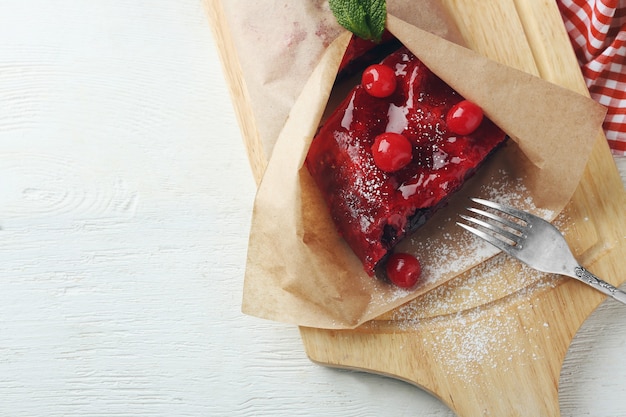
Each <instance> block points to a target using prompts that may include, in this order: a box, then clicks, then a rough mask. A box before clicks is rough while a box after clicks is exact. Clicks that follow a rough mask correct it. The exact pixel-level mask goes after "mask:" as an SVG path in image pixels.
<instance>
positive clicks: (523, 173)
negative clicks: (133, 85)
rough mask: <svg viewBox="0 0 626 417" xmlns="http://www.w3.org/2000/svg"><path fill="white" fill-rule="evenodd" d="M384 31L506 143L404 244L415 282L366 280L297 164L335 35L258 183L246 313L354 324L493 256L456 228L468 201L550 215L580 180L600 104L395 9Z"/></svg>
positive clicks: (312, 126) (332, 65)
mask: <svg viewBox="0 0 626 417" xmlns="http://www.w3.org/2000/svg"><path fill="white" fill-rule="evenodd" d="M387 27H388V29H389V30H390V31H391V32H392V33H393V34H394V35H395V36H396V37H397V38H398V39H399V40H400V41H401V42H402V43H403V44H404V45H405V46H407V47H408V48H409V49H410V50H411V51H412V52H413V53H414V54H415V55H416V56H418V57H419V58H420V59H421V60H422V61H423V62H424V63H425V64H426V65H427V66H428V67H429V68H430V69H431V70H432V71H433V72H434V73H436V74H437V75H439V76H440V77H441V78H442V79H443V80H445V81H446V82H447V83H448V84H450V85H451V86H452V87H454V88H455V89H456V90H457V91H459V92H460V93H461V94H462V95H463V96H465V97H466V98H468V99H470V100H472V101H474V102H476V103H478V104H479V105H480V106H481V107H482V108H483V110H484V112H485V113H486V115H487V116H488V117H489V118H491V119H492V120H493V121H494V122H495V123H496V124H498V125H499V126H500V127H501V128H502V129H503V130H504V131H505V132H507V134H509V136H511V138H512V139H513V141H510V142H509V144H508V145H507V146H506V147H505V148H504V149H501V150H500V151H499V152H498V153H497V154H496V155H494V156H493V157H492V158H491V160H490V161H489V162H488V163H487V164H486V165H485V166H484V167H483V168H482V169H481V170H480V171H479V172H478V174H477V175H475V176H474V178H472V180H471V181H470V182H469V183H467V184H466V186H465V187H464V188H463V190H461V192H460V193H458V195H456V196H455V197H454V198H453V199H452V200H451V202H450V204H449V206H447V207H446V208H444V209H443V210H442V211H440V212H439V213H438V214H437V215H436V216H435V217H433V218H432V219H431V220H430V221H429V222H428V223H427V225H426V226H425V227H423V228H421V229H419V230H418V231H417V232H416V233H415V234H414V235H413V236H411V237H410V238H409V239H406V240H405V241H404V242H403V243H402V244H401V245H402V248H403V250H407V251H411V252H414V253H415V254H416V255H417V256H418V258H419V259H420V261H421V263H422V268H423V271H422V277H421V281H420V283H419V284H418V285H417V287H416V288H414V289H413V290H410V291H407V290H402V289H399V288H397V287H394V286H392V285H391V284H387V283H385V282H382V281H380V280H378V279H376V278H372V277H370V276H368V275H367V274H366V273H365V272H364V271H363V267H362V265H361V264H360V262H359V261H358V260H357V258H356V256H354V255H353V254H352V252H351V250H350V249H349V248H348V247H347V245H346V244H345V243H344V242H343V240H342V239H341V237H340V236H339V235H338V234H337V232H336V231H335V228H334V225H333V223H332V221H331V219H330V216H329V214H328V209H327V208H326V206H325V204H324V202H323V201H322V198H321V195H320V193H319V191H318V190H317V188H316V187H315V185H314V183H313V181H312V179H311V178H310V176H309V174H308V172H307V171H306V169H305V168H303V167H302V164H303V161H304V158H305V156H306V152H307V150H308V146H309V143H310V141H311V140H312V138H313V136H314V134H315V132H316V130H317V128H318V126H319V123H320V120H321V118H322V115H323V113H324V110H325V107H326V104H327V102H328V101H329V98H330V96H331V94H332V91H333V90H332V87H333V82H334V79H335V75H336V73H337V69H338V65H339V62H340V61H341V58H342V56H343V51H344V50H345V47H346V45H347V43H348V41H349V38H350V36H349V34H347V33H346V34H343V35H341V36H339V37H338V38H337V39H336V40H335V41H334V42H333V43H332V44H330V45H329V46H328V48H327V49H326V51H325V53H324V54H323V55H322V57H321V59H320V61H319V64H318V65H317V67H316V68H315V70H314V71H313V73H312V74H311V76H310V77H309V79H308V81H307V83H306V84H305V86H304V88H303V89H302V92H301V94H300V96H299V97H298V99H297V100H296V101H295V102H294V104H293V106H292V108H291V112H290V113H289V116H288V118H287V120H286V123H285V124H284V127H283V129H282V131H281V133H280V135H279V137H278V139H277V141H276V143H275V144H274V147H273V151H272V156H271V159H270V162H269V164H268V167H267V170H266V173H265V176H264V177H263V180H262V182H261V184H260V186H259V190H258V194H257V197H256V200H255V205H254V212H253V219H252V227H251V231H250V241H249V249H248V261H247V268H246V276H245V283H244V297H243V307H242V309H243V311H244V312H245V313H247V314H251V315H255V316H259V317H263V318H267V319H272V320H277V321H283V322H289V323H293V324H298V325H304V326H310V327H320V328H353V327H356V326H358V325H359V324H361V323H363V322H365V321H368V320H371V319H373V318H375V317H377V316H379V315H381V314H382V313H384V312H387V311H389V310H391V309H393V308H395V307H398V306H400V305H402V304H404V303H406V302H408V301H410V300H411V299H414V298H416V297H417V296H419V295H420V294H423V293H425V292H426V291H429V290H430V289H432V288H434V287H436V286H438V285H441V284H443V283H445V282H446V281H448V280H449V279H451V278H453V277H455V276H457V275H459V274H460V273H462V272H464V271H466V270H468V269H469V268H471V267H473V266H475V265H477V264H478V263H480V262H483V261H484V260H486V259H488V258H489V257H491V256H493V255H494V254H495V253H496V252H495V251H494V250H493V249H491V248H490V247H486V246H485V244H483V243H482V242H478V241H477V240H476V239H473V238H471V237H468V235H467V233H466V232H464V231H462V230H461V229H460V228H458V227H456V226H455V225H454V222H455V221H456V220H457V219H458V218H457V215H458V213H460V212H461V206H462V205H463V204H465V203H466V202H467V200H466V199H465V197H467V196H470V195H471V196H481V197H485V198H489V199H496V200H500V201H505V202H508V203H514V204H515V205H517V206H520V207H522V208H525V209H528V210H531V211H534V212H536V213H538V214H540V215H542V216H543V217H545V218H547V219H549V220H552V219H553V218H554V217H555V216H556V215H557V214H558V213H559V212H560V211H561V210H562V209H563V207H564V206H565V204H566V203H567V202H568V201H569V199H570V198H571V195H572V194H573V192H574V189H575V188H576V186H577V184H578V182H579V180H580V177H581V175H582V172H583V169H584V166H585V163H586V160H587V158H588V156H589V153H590V151H591V147H592V144H593V142H594V140H595V139H596V138H597V135H598V133H599V131H600V128H601V123H602V120H603V117H604V112H605V111H604V108H602V107H601V106H599V105H597V104H596V103H595V102H593V101H592V100H590V99H588V98H586V97H583V96H581V95H578V94H576V93H573V92H571V91H569V90H566V89H563V88H561V87H558V86H556V85H553V84H550V83H548V82H545V81H543V80H541V79H539V78H537V77H534V76H531V75H528V74H526V73H523V72H521V71H518V70H515V69H512V68H510V67H506V66H503V65H501V64H498V63H496V62H494V61H491V60H488V59H486V58H484V57H482V56H480V55H478V54H476V53H474V52H472V51H470V50H468V49H466V48H464V47H462V46H459V45H457V44H455V43H452V42H449V41H447V40H445V39H443V38H440V37H438V36H436V35H433V34H431V33H429V32H427V31H424V30H421V29H419V28H417V27H415V26H413V25H410V24H408V23H406V22H404V21H402V20H400V19H398V18H396V17H394V16H393V15H389V17H388V21H387Z"/></svg>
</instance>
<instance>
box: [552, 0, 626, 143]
mask: <svg viewBox="0 0 626 417" xmlns="http://www.w3.org/2000/svg"><path fill="white" fill-rule="evenodd" d="M557 2H558V5H559V10H560V11H561V16H562V17H563V22H564V23H565V28H566V29H567V32H568V33H569V36H570V39H571V41H572V45H573V46H574V50H575V52H576V56H577V57H578V62H579V63H580V66H581V69H582V72H583V76H584V77H585V81H586V82H587V87H588V88H589V92H590V93H591V97H592V98H594V99H595V100H597V101H598V102H599V103H601V104H603V105H605V106H606V107H607V108H608V113H607V116H606V119H605V120H604V132H605V135H606V138H607V140H608V141H609V146H610V147H611V150H612V151H613V153H614V154H615V155H626V0H557Z"/></svg>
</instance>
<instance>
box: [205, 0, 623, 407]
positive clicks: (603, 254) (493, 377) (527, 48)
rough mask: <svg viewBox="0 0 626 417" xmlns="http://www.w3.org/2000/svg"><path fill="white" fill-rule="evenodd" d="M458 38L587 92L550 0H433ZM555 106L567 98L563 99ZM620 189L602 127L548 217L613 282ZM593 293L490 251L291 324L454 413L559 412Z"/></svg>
mask: <svg viewBox="0 0 626 417" xmlns="http://www.w3.org/2000/svg"><path fill="white" fill-rule="evenodd" d="M205 3H206V6H207V10H208V12H209V13H208V14H209V18H210V19H211V23H212V26H213V28H214V32H215V36H216V40H217V43H218V46H219V47H220V50H221V53H222V58H223V60H224V62H225V68H226V69H227V70H226V76H227V79H228V82H229V85H230V87H231V92H232V94H233V98H234V101H235V107H236V110H237V113H238V117H239V120H240V124H241V127H242V131H243V134H244V140H245V141H246V144H247V146H248V150H249V155H250V161H251V165H252V169H253V172H254V174H255V177H256V179H257V180H260V178H261V176H262V173H263V170H264V167H265V164H266V163H267V160H266V158H265V156H264V155H263V153H262V150H261V149H260V148H259V141H258V135H257V133H256V129H255V126H254V117H253V115H252V114H251V110H250V107H249V105H248V103H247V101H246V91H245V87H243V85H242V82H241V73H240V70H238V68H239V65H238V62H237V61H236V54H234V53H232V52H233V51H232V50H231V48H232V41H231V40H230V38H229V32H228V28H227V27H226V25H225V24H224V19H223V16H222V13H221V3H220V0H206V1H205ZM442 3H443V4H444V5H445V6H446V7H447V8H448V9H449V12H450V14H451V16H452V17H453V18H454V20H455V21H456V23H457V25H458V26H459V28H460V30H461V32H462V34H463V36H464V37H465V39H466V42H467V43H468V45H469V46H470V47H471V48H472V49H474V50H476V51H478V52H479V53H482V54H484V55H486V56H488V57H490V58H492V59H494V60H497V61H499V62H502V63H505V64H507V65H510V66H512V67H516V68H518V69H521V70H524V71H526V72H529V73H531V74H535V75H538V76H540V77H542V78H544V79H546V80H549V81H551V82H554V83H556V84H560V85H562V86H564V87H567V88H570V89H572V90H575V91H578V92H580V93H582V94H588V93H587V89H586V87H585V83H584V81H583V78H582V75H581V73H580V71H579V69H578V65H577V62H576V58H575V56H574V53H573V51H572V48H571V46H570V43H569V39H568V37H567V34H566V32H565V29H564V27H563V24H562V21H561V18H560V15H559V12H558V9H557V7H556V4H555V2H554V1H553V0H498V1H484V0H442ZM565 105H566V104H565ZM624 207H626V193H625V192H624V188H623V185H622V182H621V179H620V176H619V173H618V171H617V169H616V167H615V164H614V162H613V159H612V156H611V154H610V151H609V149H608V146H607V144H606V140H605V139H604V137H603V135H602V133H601V132H599V133H598V140H597V142H596V145H595V147H594V150H593V153H592V155H591V158H590V160H589V163H588V166H587V168H586V171H585V174H584V177H583V179H582V181H581V184H580V186H579V187H578V189H577V191H576V193H575V195H574V196H573V198H572V200H571V202H570V203H569V205H568V206H567V207H566V209H565V210H564V212H563V213H562V214H561V215H560V216H559V217H558V219H557V220H556V224H557V225H558V226H559V227H560V228H561V229H562V230H563V231H564V233H565V235H566V238H567V239H568V242H569V243H570V246H571V247H572V249H573V250H574V252H575V254H576V255H577V257H578V258H579V259H580V260H581V262H582V263H583V264H584V265H585V266H587V267H588V268H589V269H590V270H591V271H593V272H594V273H596V274H597V275H599V276H600V277H603V278H604V279H606V280H607V281H609V282H611V283H612V284H613V285H620V284H621V283H622V282H623V281H624V279H626V275H625V274H623V271H624V270H626V240H625V239H624V236H625V235H626V213H625V210H624ZM603 300H604V296H602V295H601V294H599V293H597V292H595V291H594V290H591V289H589V288H588V287H587V286H585V285H584V284H581V283H579V282H577V281H574V280H571V279H566V278H563V277H557V276H552V275H543V274H539V273H536V272H534V271H531V270H530V269H528V268H526V267H523V266H521V265H520V264H519V263H517V262H516V261H513V260H511V259H509V258H506V257H505V256H503V255H501V256H498V257H496V258H495V259H493V260H492V261H489V262H488V263H486V264H484V265H480V266H478V267H476V268H475V269H474V270H472V271H469V272H468V273H466V274H464V275H463V276H460V277H458V278H456V279H454V280H452V281H450V282H449V283H447V284H445V285H443V286H441V287H440V288H437V289H436V290H434V291H433V292H431V293H428V294H426V295H424V296H422V297H420V298H418V299H417V300H415V301H413V302H411V303H409V304H407V305H405V306H403V307H400V308H398V309H396V310H394V311H391V312H389V313H387V314H385V315H384V316H382V317H379V318H378V319H376V320H373V321H371V322H368V323H365V324H364V325H362V326H361V327H359V328H357V329H355V330H345V331H331V330H322V329H314V328H305V327H302V328H300V331H301V335H302V340H303V343H304V347H305V350H306V352H307V354H308V355H309V357H310V358H311V360H313V361H315V362H317V363H320V364H323V365H328V366H334V367H342V368H350V369H358V370H363V371H368V372H374V373H379V374H384V375H388V376H392V377H395V378H399V379H402V380H405V381H407V382H410V383H413V384H416V385H418V386H420V387H421V388H423V389H425V390H427V391H429V392H431V393H432V394H433V395H435V396H437V397H438V398H440V399H441V401H443V402H444V403H445V404H447V405H448V406H449V407H450V408H451V409H452V410H454V411H455V412H456V413H457V414H458V415H459V416H462V417H469V416H479V415H480V416H487V415H489V416H558V415H560V413H559V401H558V382H559V375H560V369H561V365H562V363H563V360H564V358H565V354H566V352H567V349H568V347H569V344H570V342H571V340H572V338H573V337H574V335H575V333H576V331H577V330H578V329H579V327H580V326H581V324H582V323H583V322H584V320H585V319H586V318H587V317H588V316H589V315H590V314H591V313H592V312H593V310H594V309H595V308H596V307H597V306H598V305H599V304H600V303H601V302H602V301H603Z"/></svg>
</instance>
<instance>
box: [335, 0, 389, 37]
mask: <svg viewBox="0 0 626 417" xmlns="http://www.w3.org/2000/svg"><path fill="white" fill-rule="evenodd" d="M328 4H329V5H330V10H331V11H332V12H333V14H334V15H335V19H337V22H338V23H339V24H340V25H341V26H343V27H344V28H346V29H348V30H349V31H350V32H352V33H354V34H355V35H356V36H358V37H360V38H363V39H368V40H373V41H375V42H379V41H380V39H381V36H382V34H383V31H384V30H385V21H386V20H387V4H386V3H385V0H328Z"/></svg>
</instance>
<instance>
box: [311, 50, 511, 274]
mask: <svg viewBox="0 0 626 417" xmlns="http://www.w3.org/2000/svg"><path fill="white" fill-rule="evenodd" d="M381 64H382V65H384V66H385V67H388V68H390V69H391V70H392V71H393V73H394V74H395V79H396V80H395V81H396V87H395V89H394V90H393V92H392V93H391V94H389V95H388V96H386V97H383V98H381V97H375V96H372V95H371V94H370V93H369V92H368V91H367V90H366V88H365V87H364V86H363V85H362V84H359V85H357V86H355V87H354V88H353V89H352V90H351V91H350V92H349V93H348V95H347V97H346V98H345V99H344V100H343V102H342V103H341V104H340V105H339V106H338V107H337V108H336V109H335V111H334V112H333V113H332V114H331V115H330V117H329V118H328V120H327V121H326V122H325V123H324V125H323V126H322V127H321V128H320V130H319V132H318V134H317V135H316V137H315V138H314V140H313V141H312V143H311V147H310V150H309V153H308V155H307V159H306V166H307V168H308V170H309V172H310V173H311V175H312V177H313V178H314V180H315V182H316V183H317V186H318V188H319V189H320V190H321V192H322V194H323V196H324V199H325V201H326V204H327V205H328V207H329V208H330V212H331V216H332V218H333V220H334V222H335V225H336V227H337V229H338V231H339V232H340V234H341V235H342V236H343V238H344V239H345V240H346V242H347V243H348V244H349V245H350V247H351V248H352V250H353V251H354V253H355V254H356V255H357V256H358V257H359V258H360V260H361V262H362V263H363V266H364V269H365V270H366V271H367V272H368V274H370V275H374V271H375V268H376V267H377V265H378V264H379V263H380V261H381V260H383V259H384V258H385V257H386V256H387V255H388V253H389V252H390V250H391V249H392V248H393V247H394V246H395V245H396V244H397V243H398V242H399V241H400V240H401V239H402V238H403V237H405V236H406V235H407V234H408V233H411V232H413V231H414V230H416V229H417V228H419V227H420V226H422V225H423V224H424V223H425V222H426V221H427V219H428V218H430V217H431V216H432V214H433V213H434V212H435V211H436V210H437V209H439V208H440V207H441V206H443V205H444V204H445V203H446V201H447V199H448V198H449V196H450V195H451V194H453V193H454V192H455V191H457V190H458V189H459V188H460V187H461V185H462V184H463V183H464V182H465V181H466V180H467V179H468V178H469V177H470V176H471V175H472V174H473V173H474V172H475V170H476V169H477V168H478V167H479V165H480V164H481V163H482V162H483V161H484V160H485V159H486V158H487V157H488V156H489V155H490V154H491V153H492V152H493V151H494V149H496V148H497V147H498V145H500V144H501V143H502V142H503V141H504V139H505V134H504V133H503V132H502V131H501V130H500V129H499V128H498V127H496V126H495V125H494V124H493V123H492V122H491V121H490V120H488V119H487V118H485V117H482V111H481V112H480V115H481V120H480V122H479V123H478V125H477V126H471V127H472V128H473V129H472V131H471V132H470V133H458V132H456V130H453V129H452V128H451V127H450V126H449V125H448V121H447V116H448V114H449V112H450V111H451V110H452V109H453V107H454V106H456V105H457V104H458V103H461V102H462V101H464V99H463V97H461V96H460V95H459V94H458V93H457V92H455V91H454V90H453V89H452V88H450V87H449V86H448V85H446V84H445V83H444V82H443V81H442V80H440V79H439V78H438V77H437V76H435V75H434V74H433V73H432V72H431V71H430V70H429V69H428V68H427V67H426V66H425V65H424V64H423V63H422V62H421V61H419V60H418V59H417V58H416V57H415V56H413V55H412V54H411V52H410V51H408V49H406V48H401V49H400V50H398V51H396V52H394V53H392V54H391V55H389V56H388V57H387V58H385V59H384V60H383V61H382V62H381ZM476 107H477V106H476ZM478 109H479V110H480V108H478ZM472 120H473V121H470V123H466V124H469V125H471V124H472V123H474V124H475V120H474V119H472ZM461 121H463V120H461ZM452 124H454V122H452ZM461 124H463V123H461ZM465 127H467V126H465ZM381 135H382V136H381ZM381 137H382V138H387V139H388V138H389V137H393V138H394V139H392V140H391V141H389V140H387V141H386V142H385V143H384V144H383V145H384V146H381V144H380V142H381V141H382V140H381V139H380V138H381ZM392 141H393V144H392ZM407 144H408V145H407ZM381 161H382V162H381Z"/></svg>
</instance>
